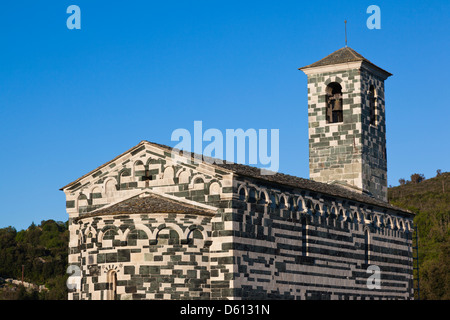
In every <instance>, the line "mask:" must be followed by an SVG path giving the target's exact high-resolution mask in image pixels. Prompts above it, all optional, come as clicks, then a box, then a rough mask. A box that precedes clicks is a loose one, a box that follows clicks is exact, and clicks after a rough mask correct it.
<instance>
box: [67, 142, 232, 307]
mask: <svg viewBox="0 0 450 320" xmlns="http://www.w3.org/2000/svg"><path fill="white" fill-rule="evenodd" d="M143 190H152V191H155V192H158V193H161V194H166V195H169V196H173V197H177V198H179V199H182V200H186V201H190V202H192V203H199V204H208V205H210V206H214V207H216V208H217V209H216V210H217V214H216V215H215V216H213V217H212V218H210V219H209V222H208V225H206V220H205V221H203V222H202V223H201V224H200V225H202V226H203V227H204V228H205V230H209V231H208V232H210V233H211V235H209V234H208V236H210V237H211V239H209V240H208V241H211V243H209V242H208V244H209V246H208V247H205V248H199V251H198V252H197V253H195V254H193V253H192V252H190V251H189V250H188V251H186V250H185V249H186V248H189V244H188V243H180V244H177V245H174V246H175V247H172V248H168V249H167V250H169V252H171V253H172V255H173V256H177V257H180V259H181V260H180V261H168V260H167V259H169V256H170V255H169V254H168V253H163V252H161V250H163V249H164V246H162V245H160V246H159V247H158V245H156V246H155V245H152V246H150V247H148V246H149V243H148V241H147V243H146V244H145V247H146V249H145V250H146V252H145V255H144V258H145V257H147V258H145V259H150V258H149V255H154V256H155V257H156V259H161V257H163V260H155V261H153V265H149V263H150V260H148V261H147V260H145V262H146V263H147V264H145V265H143V268H140V266H139V265H135V266H134V268H132V267H133V265H132V264H131V265H128V264H127V262H126V261H122V260H120V259H122V258H120V257H122V255H124V257H126V258H127V257H128V255H130V256H131V257H133V256H136V255H139V254H143V253H142V252H134V251H136V250H139V249H138V248H133V249H130V250H131V251H130V250H128V249H126V246H124V245H123V243H122V245H117V246H113V247H111V248H108V249H105V248H102V249H101V250H102V252H100V251H99V252H98V254H96V255H94V256H92V257H91V258H90V259H94V261H97V260H96V259H97V257H100V261H102V262H101V264H99V265H98V266H97V267H93V269H92V270H94V271H95V270H97V271H96V272H99V274H101V275H102V278H100V277H90V276H89V269H88V268H87V265H86V263H88V262H89V261H90V260H86V259H82V258H81V257H82V256H83V255H85V254H86V250H90V249H86V248H89V247H90V246H94V244H93V242H89V241H91V240H89V239H87V240H86V241H87V242H86V244H85V245H80V239H79V237H80V233H79V232H80V231H79V223H80V221H81V222H82V223H83V225H84V224H86V228H87V225H88V224H89V223H94V222H95V221H96V220H95V219H97V218H84V217H88V216H89V214H90V213H92V212H95V210H99V209H102V208H104V207H107V206H108V205H110V204H112V203H117V202H120V201H121V200H123V199H126V198H129V197H130V196H133V195H138V194H139V192H142V191H143ZM64 191H65V194H66V210H67V213H68V214H69V232H70V242H69V264H70V265H74V266H79V267H80V268H81V270H82V277H83V279H84V280H83V281H87V282H86V287H83V292H82V293H80V292H70V293H69V299H108V297H107V289H106V288H107V286H108V284H107V282H105V281H106V280H107V277H106V275H105V274H104V273H100V271H102V272H104V271H105V270H107V269H105V268H109V265H111V268H119V269H118V270H120V271H118V273H117V277H118V278H117V281H118V283H117V289H118V294H119V293H120V292H121V293H120V298H127V299H128V298H130V299H153V298H155V299H166V298H168V297H169V298H171V299H172V298H173V299H175V298H179V299H183V298H185V297H186V295H188V296H189V297H190V298H195V299H197V298H198V299H203V298H206V297H208V298H211V299H227V298H232V297H233V296H234V292H233V289H230V288H232V285H231V280H232V274H233V272H234V266H233V264H232V251H230V249H229V248H230V247H231V244H230V242H231V241H232V238H231V235H232V231H230V230H225V228H227V227H228V224H229V222H227V221H224V220H226V219H229V218H228V217H229V216H230V215H231V213H230V212H231V205H232V204H231V199H232V194H233V188H232V175H231V174H230V173H229V172H225V171H222V170H220V169H219V168H214V167H212V166H210V165H205V164H204V163H202V162H198V163H188V164H180V163H177V162H175V161H174V160H173V159H172V154H171V153H170V152H169V151H167V150H165V149H164V148H159V147H158V146H154V145H153V144H150V143H142V144H140V145H138V146H137V147H136V148H134V149H133V150H131V151H130V152H127V153H125V154H122V155H121V156H119V157H117V158H116V159H113V160H112V161H110V162H109V163H107V164H105V165H104V166H102V167H101V168H99V169H98V170H95V171H93V172H92V173H91V174H90V175H87V176H85V177H83V179H81V180H80V181H79V182H76V183H73V184H71V185H70V186H69V187H67V188H65V189H64ZM181 216H182V215H180V216H177V217H173V216H170V217H171V218H170V220H171V223H172V224H178V225H180V228H182V229H183V230H184V232H186V230H187V229H186V228H189V227H190V226H191V224H188V223H186V222H185V221H183V220H182V219H181V218H180V217H181ZM116 219H119V220H118V221H116ZM120 219H121V218H120V215H117V216H111V217H110V220H106V218H103V219H102V221H103V222H102V223H106V222H107V223H109V224H112V225H116V224H117V223H119V222H120V221H121V220H120ZM180 219H181V220H180ZM98 223H100V222H98ZM139 223H140V222H139ZM158 223H159V222H158ZM162 223H163V222H160V223H159V224H162ZM135 224H138V222H137V221H135V220H134V217H133V215H130V217H129V219H128V222H127V224H125V223H123V222H120V224H117V225H116V227H117V228H126V225H128V227H127V228H133V225H135ZM147 227H148V228H150V229H152V228H153V229H154V228H155V225H154V224H153V223H152V224H148V222H147ZM102 228H103V227H102ZM91 229H92V230H93V231H94V230H95V232H97V233H98V232H100V230H99V227H98V226H97V224H96V225H92V226H91ZM153 229H152V230H153ZM123 232H125V231H123ZM180 239H182V238H181V236H180ZM108 241H109V240H108ZM115 241H116V242H115V243H116V244H119V243H120V241H125V240H124V239H122V238H120V239H115ZM183 241H187V240H186V239H185V238H184V240H183ZM144 242H145V241H144ZM144 242H143V241H139V243H141V244H142V245H144V244H143V243H144ZM147 247H148V248H147ZM95 248H96V249H95V250H100V249H99V248H98V247H95ZM92 250H94V248H92ZM104 250H106V251H104ZM154 250H156V251H154ZM177 250H178V251H177ZM175 253H176V254H175ZM111 257H113V258H111ZM114 257H117V259H119V260H117V261H115V263H114V264H112V263H113V261H112V260H110V258H111V259H113V260H114V259H116V258H114ZM144 258H143V259H144ZM188 258H189V259H194V258H195V261H186V259H188ZM102 259H103V260H102ZM123 259H125V258H123ZM172 259H177V258H172ZM202 259H206V260H207V262H208V270H203V269H198V268H196V264H198V263H199V262H200V260H202ZM133 261H134V260H133ZM202 261H203V260H202ZM167 262H169V263H170V264H172V265H173V264H176V263H178V264H179V265H180V268H178V269H177V272H181V271H182V273H180V274H177V275H181V276H183V277H189V276H192V277H194V275H195V277H196V279H200V278H201V279H203V280H204V281H203V280H202V281H203V282H201V283H198V282H199V281H197V280H194V279H191V280H189V281H190V282H189V284H190V287H186V288H187V289H186V291H184V293H183V292H182V291H180V290H181V289H179V288H178V287H182V284H180V283H177V284H176V285H174V288H175V287H176V288H178V289H176V290H175V291H174V292H173V293H170V290H172V289H170V288H168V287H167V288H165V289H164V288H162V287H160V291H159V292H156V291H154V288H155V287H154V285H152V286H150V287H149V286H147V287H145V285H147V284H148V283H147V282H146V284H145V285H144V284H142V285H141V286H140V287H139V286H138V285H137V284H136V286H137V287H139V288H140V289H139V292H138V291H136V292H124V291H123V290H125V289H123V288H125V287H127V286H128V287H129V285H128V284H127V285H125V283H124V282H121V281H122V280H123V279H122V280H121V278H120V277H121V276H122V275H123V276H125V278H124V279H127V281H128V280H129V281H131V279H138V278H140V277H143V276H144V273H145V272H150V271H151V272H152V273H151V275H148V276H147V278H146V281H147V280H148V281H150V282H152V281H153V280H149V279H150V278H152V277H153V276H154V275H156V276H158V277H160V278H161V277H169V278H170V277H172V278H173V281H174V283H175V282H176V281H181V280H180V279H178V278H177V280H175V278H176V274H175V273H174V274H170V271H168V270H169V269H168V268H167V266H166V264H167ZM204 263H206V262H205V261H203V262H202V264H203V265H204ZM156 264H158V265H160V266H161V267H160V268H156V267H155V265H156ZM120 265H122V268H121V267H120ZM181 265H184V266H183V267H181ZM199 265H200V264H199ZM100 267H101V268H100ZM125 267H127V268H125ZM147 267H151V268H147ZM154 267H155V268H154ZM188 269H189V270H190V271H189V275H188ZM180 270H181V271H180ZM155 272H160V274H159V275H158V274H157V273H155ZM206 272H207V273H208V274H209V275H210V277H211V279H210V280H209V279H208V282H206V280H205V279H206ZM128 278H130V279H128ZM186 279H189V278H186ZM133 281H134V280H133ZM136 281H138V280H136ZM139 281H141V280H139ZM142 281H143V280H142ZM170 281H172V280H170ZM186 281H187V280H186ZM150 282H149V283H150ZM196 283H197V284H196ZM207 283H208V284H207ZM164 286H168V285H167V284H165V285H164ZM194 286H198V287H199V288H202V290H199V289H198V288H197V289H196V290H193V289H192V288H193V287H194ZM144 288H146V289H145V290H147V291H146V292H145V293H144V291H143V290H144ZM121 290H122V291H121ZM127 290H128V289H127ZM136 290H138V289H136ZM173 290H174V289H173Z"/></svg>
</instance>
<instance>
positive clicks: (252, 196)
mask: <svg viewBox="0 0 450 320" xmlns="http://www.w3.org/2000/svg"><path fill="white" fill-rule="evenodd" d="M248 202H250V203H256V190H255V189H254V188H249V190H248Z"/></svg>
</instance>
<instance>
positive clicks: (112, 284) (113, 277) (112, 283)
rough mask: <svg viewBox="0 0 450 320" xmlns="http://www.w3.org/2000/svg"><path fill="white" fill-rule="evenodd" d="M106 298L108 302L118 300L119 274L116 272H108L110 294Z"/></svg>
mask: <svg viewBox="0 0 450 320" xmlns="http://www.w3.org/2000/svg"><path fill="white" fill-rule="evenodd" d="M106 298H107V299H108V300H116V299H117V273H116V271H115V270H110V271H109V272H108V292H107V297H106Z"/></svg>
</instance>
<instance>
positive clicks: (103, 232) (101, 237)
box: [97, 225, 124, 243]
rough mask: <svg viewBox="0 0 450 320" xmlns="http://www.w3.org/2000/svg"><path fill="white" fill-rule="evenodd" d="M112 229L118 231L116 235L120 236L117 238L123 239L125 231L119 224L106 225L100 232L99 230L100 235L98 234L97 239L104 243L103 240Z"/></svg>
mask: <svg viewBox="0 0 450 320" xmlns="http://www.w3.org/2000/svg"><path fill="white" fill-rule="evenodd" d="M110 231H114V232H115V233H116V235H117V236H118V239H117V240H120V241H123V240H124V239H123V232H122V230H120V229H119V228H118V227H117V226H115V225H106V226H104V227H103V228H102V229H101V230H100V231H99V232H98V236H97V240H98V242H99V243H103V241H104V240H105V239H104V237H105V234H107V233H108V232H110Z"/></svg>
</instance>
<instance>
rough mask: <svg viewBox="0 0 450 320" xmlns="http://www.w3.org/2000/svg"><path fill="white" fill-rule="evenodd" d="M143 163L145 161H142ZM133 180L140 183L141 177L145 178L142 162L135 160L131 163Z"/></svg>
mask: <svg viewBox="0 0 450 320" xmlns="http://www.w3.org/2000/svg"><path fill="white" fill-rule="evenodd" d="M144 161H145V159H144ZM132 174H133V179H134V180H138V181H142V177H145V165H144V162H143V161H142V160H136V161H135V162H134V163H133V172H132Z"/></svg>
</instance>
